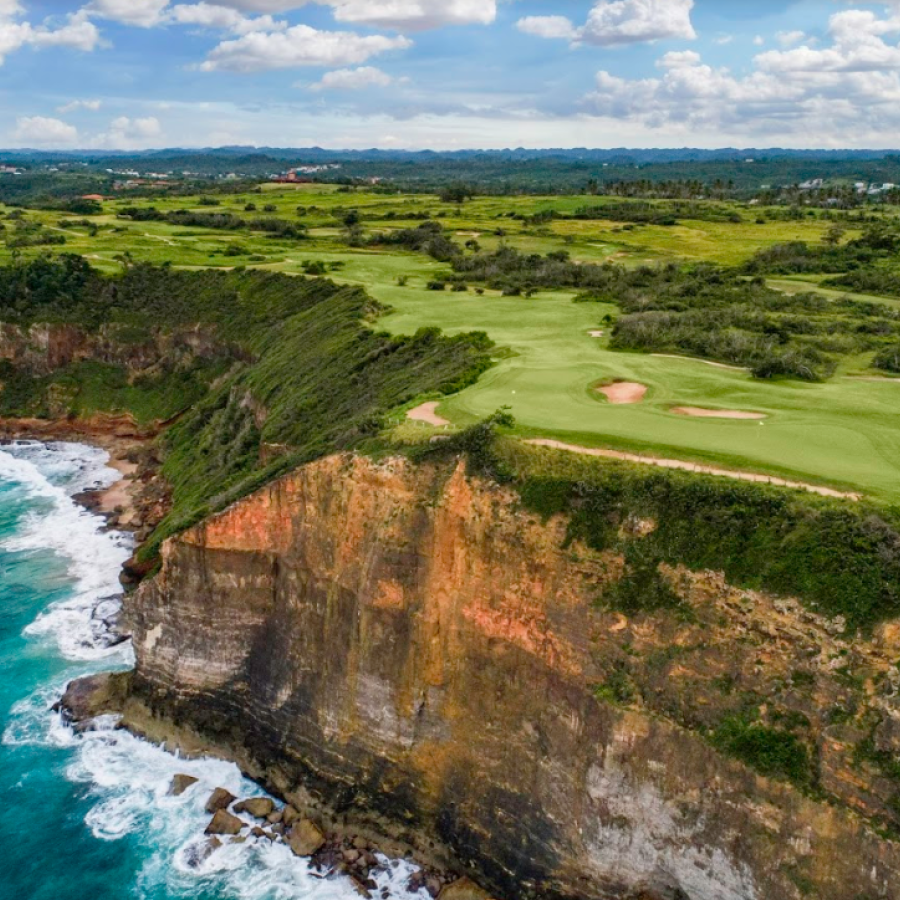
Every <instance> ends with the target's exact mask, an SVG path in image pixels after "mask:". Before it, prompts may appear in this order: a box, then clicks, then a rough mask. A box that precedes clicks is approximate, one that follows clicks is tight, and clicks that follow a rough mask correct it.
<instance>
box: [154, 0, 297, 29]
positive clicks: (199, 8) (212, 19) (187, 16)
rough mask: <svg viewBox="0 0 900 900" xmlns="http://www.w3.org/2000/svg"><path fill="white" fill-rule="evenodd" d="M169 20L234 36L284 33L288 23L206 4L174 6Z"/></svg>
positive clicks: (168, 17)
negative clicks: (265, 32)
mask: <svg viewBox="0 0 900 900" xmlns="http://www.w3.org/2000/svg"><path fill="white" fill-rule="evenodd" d="M167 20H168V21H172V22H176V23H177V24H179V25H199V26H201V27H202V28H215V29H218V30H220V31H231V32H233V33H234V34H250V33H252V32H254V31H283V30H284V29H285V28H287V22H279V21H276V20H275V19H273V18H272V17H271V16H256V17H254V18H248V17H247V16H245V15H242V14H241V13H240V12H238V11H237V10H236V9H231V8H229V7H226V6H219V5H218V4H214V3H206V2H202V3H193V4H190V5H187V4H179V5H178V6H173V7H172V9H171V11H170V12H169V13H168V15H167Z"/></svg>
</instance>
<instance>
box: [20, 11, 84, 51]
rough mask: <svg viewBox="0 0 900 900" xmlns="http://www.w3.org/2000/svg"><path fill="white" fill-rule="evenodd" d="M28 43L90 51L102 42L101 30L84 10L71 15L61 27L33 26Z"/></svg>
mask: <svg viewBox="0 0 900 900" xmlns="http://www.w3.org/2000/svg"><path fill="white" fill-rule="evenodd" d="M28 43H30V44H32V45H33V46H35V47H71V48H72V49H74V50H82V51H84V52H85V53H90V52H91V51H92V50H94V49H96V47H97V46H98V45H99V44H100V32H99V31H98V30H97V26H96V25H94V23H93V22H91V21H90V19H88V17H87V14H86V13H85V12H84V11H83V10H82V11H79V12H77V13H73V14H72V15H70V16H69V17H68V21H67V22H66V24H65V25H63V26H62V27H60V28H48V27H47V26H46V25H39V26H38V27H37V28H33V29H32V32H31V37H30V39H29V41H28Z"/></svg>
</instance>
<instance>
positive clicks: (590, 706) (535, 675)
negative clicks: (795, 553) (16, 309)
mask: <svg viewBox="0 0 900 900" xmlns="http://www.w3.org/2000/svg"><path fill="white" fill-rule="evenodd" d="M636 539H640V536H639V535H638V536H637V538H636ZM623 570H624V563H623V560H622V559H621V558H620V557H617V556H616V555H615V554H613V553H612V552H607V553H603V552H596V551H592V550H589V549H587V548H585V547H582V546H578V545H569V544H567V542H566V523H565V522H564V521H563V520H562V519H560V518H558V519H554V520H551V521H549V522H546V523H545V522H542V521H541V520H540V519H538V518H536V517H534V516H532V515H530V514H528V513H526V512H524V511H523V510H522V508H521V505H520V503H519V502H518V498H517V496H516V495H515V494H514V493H513V492H512V491H510V490H508V489H505V488H501V487H498V486H496V485H492V484H489V483H487V482H484V481H480V480H478V479H472V478H469V477H467V476H466V475H465V473H464V469H463V468H462V466H461V465H460V466H459V467H456V468H453V467H450V468H447V467H440V466H434V467H432V466H424V467H418V468H417V467H414V466H413V465H411V464H410V463H408V462H405V461H402V460H396V459H394V460H388V461H385V462H382V463H374V462H372V461H370V460H367V459H365V458H359V457H349V456H348V457H333V458H329V459H325V460H322V461H320V462H318V463H315V464H312V465H310V466H308V467H305V468H303V469H301V470H299V471H297V472H295V473H293V474H291V475H289V476H287V477H285V478H283V479H281V480H280V481H277V482H275V483H273V484H270V485H269V486H267V487H265V488H264V489H262V490H261V491H259V492H257V493H256V494H254V495H253V496H251V497H249V498H247V499H245V500H243V501H241V502H239V503H238V504H236V505H235V506H233V507H232V508H230V509H229V510H227V511H226V512H224V513H222V514H221V515H218V516H215V517H213V518H211V519H209V520H208V521H206V522H205V523H203V524H201V525H199V526H197V527H195V528H193V529H191V530H190V531H188V532H186V533H184V534H182V535H180V536H179V537H177V538H175V539H172V540H170V541H168V542H167V543H166V544H165V545H164V548H163V567H162V571H161V573H160V574H159V575H158V576H157V577H156V578H154V579H153V580H152V581H149V582H145V583H144V584H143V585H142V586H141V588H140V589H139V590H138V591H137V592H136V594H134V595H133V596H132V597H131V598H130V599H129V601H128V609H127V612H128V617H129V620H130V626H131V628H132V630H133V633H134V636H135V650H136V654H137V669H136V671H135V673H134V677H133V691H132V695H131V699H130V701H129V702H128V704H127V707H126V723H127V724H129V725H130V726H131V727H133V728H135V729H136V730H139V731H141V732H142V733H144V734H146V735H148V736H150V737H153V738H157V739H165V740H169V741H181V742H182V743H184V744H186V745H189V746H191V747H193V748H195V749H205V748H209V749H213V750H215V751H216V752H219V753H225V754H227V755H229V756H231V757H232V758H234V759H235V760H237V761H238V763H239V764H240V765H241V766H242V768H243V769H244V770H245V771H246V772H247V773H248V774H250V775H251V776H253V777H255V778H256V779H258V780H259V781H260V782H261V783H262V784H263V785H264V786H265V787H267V788H268V789H269V790H270V791H272V792H274V793H276V794H277V795H279V796H281V797H283V798H284V799H286V800H287V801H289V802H290V803H291V804H292V806H293V807H294V808H296V809H297V810H300V811H301V812H302V814H303V816H304V817H309V818H310V819H312V820H314V821H316V822H318V823H319V825H321V827H322V828H323V829H328V828H330V827H332V826H334V825H335V823H338V824H341V823H343V824H352V825H353V826H354V827H359V828H364V829H366V830H367V832H368V833H377V834H380V835H385V836H387V837H388V838H390V839H394V840H397V841H402V842H403V843H405V844H407V845H409V846H412V847H414V848H416V850H417V851H418V852H419V853H420V855H422V856H424V857H425V858H430V859H433V860H435V861H438V862H440V863H442V864H445V865H446V864H448V863H449V864H450V865H451V866H454V867H455V868H456V870H457V871H458V873H459V875H460V876H462V875H466V874H468V875H469V876H470V877H472V878H474V879H475V881H477V882H478V883H479V884H481V885H482V886H483V887H485V888H487V889H489V890H490V892H491V894H492V895H494V896H497V897H506V898H510V900H511V898H513V897H515V898H538V897H540V898H544V900H553V898H557V900H558V898H572V897H581V898H586V900H607V898H610V897H616V898H635V900H636V898H653V900H676V898H677V900H685V898H690V900H800V898H802V897H808V896H814V897H817V898H820V900H845V898H857V897H858V898H863V897H865V898H892V897H896V896H898V895H900V843H897V842H895V841H894V840H892V839H891V835H892V834H896V833H897V831H896V819H895V816H896V810H895V807H896V797H897V795H898V791H897V786H896V783H895V782H894V781H892V780H891V778H890V777H889V775H888V774H886V771H885V767H884V766H880V764H879V759H880V760H881V762H882V763H883V762H884V759H883V758H882V757H879V756H878V754H884V753H886V752H888V751H886V750H879V749H878V748H879V747H882V748H888V750H890V749H891V748H894V747H895V745H896V741H897V738H896V735H897V728H896V721H897V710H896V709H895V695H896V678H893V676H892V675H891V672H893V673H894V674H896V670H895V669H894V663H895V662H896V660H897V659H898V657H900V627H897V626H894V625H890V624H889V625H887V626H883V627H882V628H881V629H880V630H879V631H878V633H877V634H876V635H874V637H873V638H872V639H871V640H866V641H863V640H861V639H858V638H855V637H853V636H844V635H843V634H842V626H841V623H835V622H828V621H825V620H823V619H821V618H819V617H817V616H815V615H814V614H813V613H810V612H808V611H807V610H805V609H804V608H803V607H802V606H801V605H800V604H799V603H797V602H795V601H786V600H779V599H778V598H772V597H766V596H763V595H759V594H751V593H749V592H746V591H741V590H738V589H736V588H734V587H731V586H729V585H727V584H725V583H724V581H723V580H722V579H721V578H720V577H717V576H715V575H713V574H710V573H693V572H688V571H686V570H675V569H672V570H666V572H665V573H664V575H665V577H666V578H667V579H668V581H669V583H670V584H671V585H672V588H673V590H674V591H677V593H678V594H679V596H680V597H682V598H683V602H684V606H683V608H681V609H679V610H658V611H654V612H647V613H642V614H640V615H633V616H630V617H628V616H625V615H623V614H621V613H620V612H616V611H614V610H611V609H609V608H608V606H605V605H604V604H603V603H602V602H601V601H602V600H603V597H604V595H605V593H606V592H607V591H608V590H609V588H610V586H611V585H614V584H615V583H616V582H617V580H618V579H620V578H621V577H622V573H623ZM688 613H689V614H688ZM751 708H752V710H753V713H754V715H757V716H759V717H761V719H760V721H765V722H768V723H771V722H774V721H778V722H781V723H782V726H779V727H780V728H781V729H782V730H780V731H776V730H772V729H770V730H765V729H763V728H759V729H757V730H756V731H753V730H752V729H751V731H750V732H749V733H750V734H751V735H752V736H753V740H750V741H748V742H747V741H745V744H741V743H740V741H739V740H738V739H737V738H733V735H732V738H733V739H732V740H731V743H730V744H728V742H727V741H724V742H723V741H718V742H717V741H715V740H712V739H711V735H713V734H726V735H728V734H731V732H728V731H727V730H726V731H723V726H722V723H723V722H728V721H732V720H735V721H736V719H735V717H736V716H739V715H745V716H746V715H747V713H748V710H749V709H751ZM776 713H777V716H776ZM777 717H781V718H777ZM866 723H868V725H869V727H870V730H871V731H872V732H873V733H874V732H875V730H876V729H877V741H878V743H877V745H876V744H874V743H873V740H874V739H870V738H869V736H868V734H867V733H866V730H865V725H866ZM791 729H793V730H791ZM772 734H777V735H785V736H786V737H785V738H784V740H783V742H782V743H781V744H779V745H777V746H776V747H775V751H774V752H782V751H783V752H784V753H787V752H788V751H790V752H791V753H794V751H796V752H795V753H794V756H793V757H791V758H792V760H793V762H796V763H798V765H799V770H796V769H797V767H795V770H791V771H790V774H791V775H792V776H793V777H794V783H790V782H789V781H787V780H779V779H778V778H777V777H764V776H763V775H762V774H760V767H759V766H756V767H755V768H754V767H753V764H754V759H753V758H752V753H753V752H756V751H758V750H759V748H758V747H757V746H756V745H755V744H754V740H755V741H756V743H757V744H758V743H759V742H760V741H761V740H764V739H765V738H766V737H767V736H769V735H772ZM791 735H799V737H797V738H796V739H795V738H794V737H791ZM801 744H802V745H803V746H804V747H811V748H814V750H815V752H813V753H811V754H808V757H807V755H806V754H805V752H800V751H799V750H797V747H799V746H800V745H801ZM729 748H730V750H729ZM866 754H868V755H866ZM742 760H743V761H742ZM776 761H777V760H776ZM760 764H761V765H762V766H763V768H764V769H765V767H766V766H770V767H771V766H772V759H770V758H769V757H765V756H761V757H760ZM807 764H808V772H807V769H804V768H803V766H804V765H807ZM774 774H777V773H773V772H771V771H770V772H769V775H770V776H773V775H774ZM892 829H893V830H892ZM301 849H306V847H303V848H301Z"/></svg>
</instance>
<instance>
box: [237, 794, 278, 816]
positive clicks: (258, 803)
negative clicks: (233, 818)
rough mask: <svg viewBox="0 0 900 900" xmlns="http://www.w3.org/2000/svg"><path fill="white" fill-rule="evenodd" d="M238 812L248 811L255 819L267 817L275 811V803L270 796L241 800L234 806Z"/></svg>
mask: <svg viewBox="0 0 900 900" xmlns="http://www.w3.org/2000/svg"><path fill="white" fill-rule="evenodd" d="M234 811H235V812H236V813H247V814H248V815H251V816H253V818H254V819H267V818H268V817H269V816H271V815H272V813H273V812H275V804H274V802H273V801H271V800H270V799H269V798H268V797H254V798H253V799H252V800H241V802H240V803H238V804H236V805H235V807H234Z"/></svg>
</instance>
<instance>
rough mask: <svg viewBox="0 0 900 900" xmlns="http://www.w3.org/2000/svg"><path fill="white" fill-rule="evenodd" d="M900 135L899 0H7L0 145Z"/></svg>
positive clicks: (739, 143) (728, 141)
mask: <svg viewBox="0 0 900 900" xmlns="http://www.w3.org/2000/svg"><path fill="white" fill-rule="evenodd" d="M224 145H252V146H272V147H310V146H321V147H327V148H331V149H363V148H369V147H381V148H385V149H401V148H402V149H425V148H430V149H436V150H453V149H470V148H484V149H496V148H504V147H528V148H547V147H597V148H608V147H686V146H689V147H703V148H717V147H742V148H745V147H792V148H812V147H815V148H873V149H880V148H898V147H900V0H882V2H878V3H866V2H856V0H556V2H549V0H204V2H197V0H0V146H2V147H7V148H13V147H33V148H42V149H66V148H80V149H115V150H132V149H146V148H158V147H214V146H224Z"/></svg>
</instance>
